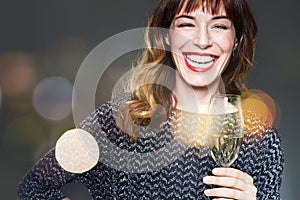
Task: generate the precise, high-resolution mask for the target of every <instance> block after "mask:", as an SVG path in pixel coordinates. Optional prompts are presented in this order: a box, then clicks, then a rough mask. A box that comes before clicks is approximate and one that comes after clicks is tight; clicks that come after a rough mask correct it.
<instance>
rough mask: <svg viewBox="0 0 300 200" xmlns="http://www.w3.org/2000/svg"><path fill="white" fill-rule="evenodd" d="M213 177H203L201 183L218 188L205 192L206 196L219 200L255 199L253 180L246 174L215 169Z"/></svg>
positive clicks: (234, 170)
mask: <svg viewBox="0 0 300 200" xmlns="http://www.w3.org/2000/svg"><path fill="white" fill-rule="evenodd" d="M213 175H214V176H206V177H204V178H203V182H204V183H206V184H212V185H217V186H220V187H218V188H213V189H207V190H205V194H206V195H207V196H215V197H219V198H221V199H222V198H225V199H245V200H246V199H249V200H250V199H256V193H257V189H256V187H255V186H254V184H253V178H252V177H251V176H250V175H248V174H247V173H245V172H242V171H240V170H238V169H234V168H215V169H213Z"/></svg>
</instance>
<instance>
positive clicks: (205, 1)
mask: <svg viewBox="0 0 300 200" xmlns="http://www.w3.org/2000/svg"><path fill="white" fill-rule="evenodd" d="M222 5H223V1H222V0H182V1H181V2H180V4H179V6H178V10H177V14H179V13H180V12H181V11H182V10H183V11H184V13H191V12H193V11H195V10H197V9H199V8H200V7H201V8H202V10H203V11H205V10H206V11H208V12H209V13H211V14H212V15H214V14H217V13H218V12H219V10H220V8H221V6H222Z"/></svg>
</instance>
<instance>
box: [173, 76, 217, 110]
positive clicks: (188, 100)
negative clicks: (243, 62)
mask: <svg viewBox="0 0 300 200" xmlns="http://www.w3.org/2000/svg"><path fill="white" fill-rule="evenodd" d="M219 83H220V81H215V82H214V83H213V84H210V85H209V86H205V87H194V86H191V85H188V84H187V83H185V84H175V88H174V90H173V92H174V94H175V96H176V100H177V104H176V108H177V109H180V110H184V111H188V112H194V113H207V112H208V105H209V101H210V98H211V96H212V95H214V94H217V93H220V92H219Z"/></svg>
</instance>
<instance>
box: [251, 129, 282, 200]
mask: <svg viewBox="0 0 300 200" xmlns="http://www.w3.org/2000/svg"><path fill="white" fill-rule="evenodd" d="M262 148H263V150H264V151H263V152H264V153H263V154H262V155H261V156H260V163H261V170H260V173H259V176H258V180H257V183H256V185H257V197H258V199H263V200H265V199H266V200H267V199H268V200H270V199H276V200H277V199H278V200H279V199H280V187H281V183H282V176H283V169H284V155H283V150H282V146H281V138H280V134H279V132H278V131H274V130H269V133H268V134H267V135H266V136H265V138H264V139H263V146H262Z"/></svg>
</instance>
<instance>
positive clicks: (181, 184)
mask: <svg viewBox="0 0 300 200" xmlns="http://www.w3.org/2000/svg"><path fill="white" fill-rule="evenodd" d="M124 101H126V98H116V99H114V100H112V101H110V102H107V103H105V104H103V105H102V106H101V107H99V108H98V109H97V110H96V111H94V112H93V113H92V114H91V115H90V116H88V117H87V118H86V119H85V120H84V121H83V122H82V123H81V124H80V125H79V128H81V129H85V130H86V131H88V132H89V133H90V134H92V135H93V136H94V138H95V140H96V141H97V142H98V145H99V150H100V156H99V162H98V163H97V165H96V166H95V167H93V168H92V169H91V170H89V171H87V172H84V173H81V174H75V173H70V172H67V171H65V170H64V169H62V168H61V166H60V165H59V164H58V162H57V161H56V159H55V149H54V148H53V149H52V150H50V151H49V152H48V153H47V154H46V155H45V156H43V157H42V158H41V159H40V160H39V161H38V162H37V163H36V164H35V165H34V166H33V168H32V169H31V170H30V171H29V172H28V173H27V174H26V175H25V176H24V178H23V179H22V180H21V182H20V184H19V188H18V195H19V197H20V199H62V198H63V197H65V196H64V194H63V193H62V192H61V191H60V188H61V187H62V186H63V185H65V184H67V183H70V182H77V183H82V184H83V185H85V186H86V187H87V189H88V191H89V193H90V195H91V197H92V198H93V199H209V198H208V197H206V196H205V195H204V190H205V189H207V188H211V187H212V186H211V185H206V184H204V183H203V181H202V179H203V177H204V176H207V175H211V174H212V173H211V171H212V169H213V168H214V167H217V166H216V164H215V162H214V161H213V159H212V158H211V156H210V154H209V149H208V148H207V147H205V145H187V144H184V143H183V142H179V140H176V139H174V135H176V129H175V130H174V126H175V125H174V121H176V119H178V118H179V116H178V115H180V114H178V111H176V110H175V111H173V112H172V114H171V115H170V116H169V117H168V118H167V119H166V120H165V121H164V122H162V123H161V124H160V127H159V128H153V127H152V128H151V127H141V129H140V135H139V136H140V137H138V138H137V139H136V140H135V141H132V140H130V137H129V136H128V134H126V133H122V132H121V131H120V130H119V128H118V126H117V124H116V120H115V116H116V113H117V111H118V108H119V106H120V104H121V103H122V102H124ZM195 121H196V120H195V119H189V120H187V122H186V123H184V124H183V125H182V124H181V126H185V127H183V128H184V129H185V128H186V129H189V127H192V126H193V123H195ZM171 127H173V128H171ZM181 128H182V127H181ZM283 164H284V163H283V152H282V148H281V144H280V135H279V133H278V131H276V130H273V129H266V130H264V131H262V132H260V133H255V134H249V135H248V136H247V137H245V138H244V141H243V145H242V149H241V152H240V153H239V156H238V158H237V160H236V161H235V162H234V163H233V164H232V167H233V168H237V169H240V170H242V171H243V172H246V173H247V174H249V175H250V176H252V177H253V179H254V184H255V186H256V187H257V190H258V192H257V199H260V200H264V199H265V200H271V199H280V193H279V189H280V185H281V182H282V172H283Z"/></svg>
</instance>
